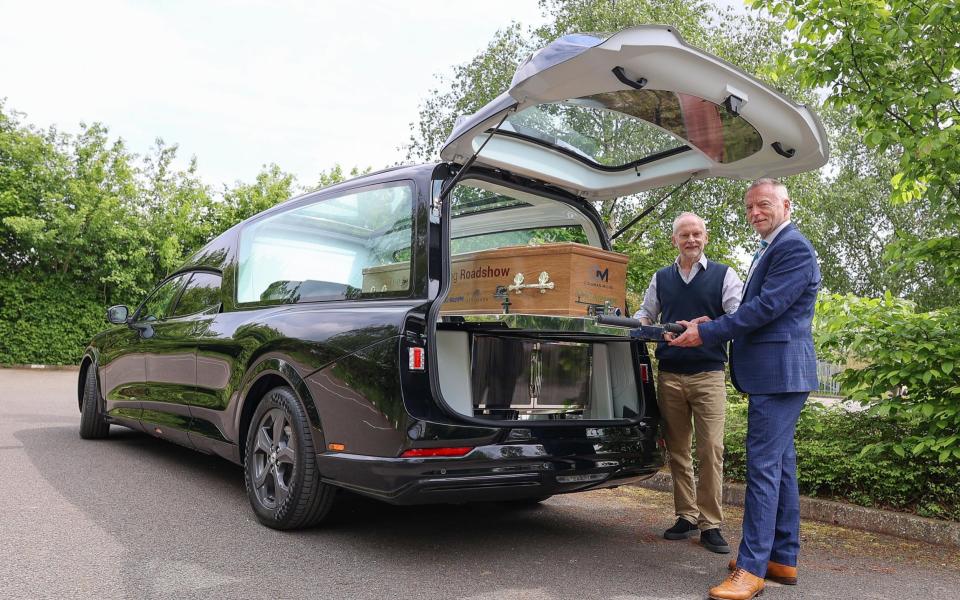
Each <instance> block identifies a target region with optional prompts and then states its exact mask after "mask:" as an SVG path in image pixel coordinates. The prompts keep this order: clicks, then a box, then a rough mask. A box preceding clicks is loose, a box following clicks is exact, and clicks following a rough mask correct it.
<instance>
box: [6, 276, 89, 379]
mask: <svg viewBox="0 0 960 600" xmlns="http://www.w3.org/2000/svg"><path fill="white" fill-rule="evenodd" d="M0 298H2V299H3V301H2V302H0V363H9V364H33V363H46V364H77V363H78V362H79V361H80V356H81V354H82V353H83V349H84V348H85V347H86V345H87V343H88V342H89V341H90V338H91V337H92V336H93V334H94V333H95V332H97V331H99V330H100V329H103V328H104V308H103V304H101V302H100V300H99V298H98V297H97V292H96V290H90V289H85V288H83V287H81V286H78V285H76V282H75V281H74V280H73V279H72V278H70V277H68V276H65V275H61V274H52V275H51V274H49V273H29V274H25V276H23V277H18V278H8V277H0Z"/></svg>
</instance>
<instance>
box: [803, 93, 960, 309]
mask: <svg viewBox="0 0 960 600" xmlns="http://www.w3.org/2000/svg"><path fill="white" fill-rule="evenodd" d="M820 114H821V116H822V117H823V120H824V125H825V126H826V129H827V132H828V138H829V139H830V145H831V152H832V154H833V157H832V159H831V168H830V169H829V170H828V172H827V173H825V174H824V175H823V176H822V178H823V182H822V183H821V184H820V185H813V186H809V187H804V188H802V189H801V190H799V191H800V192H801V193H800V194H798V193H797V190H796V189H794V190H792V192H793V197H794V204H795V206H794V214H793V219H794V221H796V223H797V225H798V227H800V229H801V230H802V231H803V232H804V235H806V236H807V237H808V238H809V239H810V241H811V243H812V244H813V245H814V247H815V248H816V250H817V256H818V258H819V260H820V271H821V273H822V274H823V287H824V289H826V290H829V291H831V292H834V293H840V294H847V293H852V294H856V295H858V296H872V297H876V296H882V295H883V294H884V292H886V291H889V292H890V293H892V294H893V295H894V296H900V297H906V298H910V299H911V300H913V301H915V302H916V303H917V305H918V306H919V307H924V308H930V307H936V306H944V305H949V304H958V303H960V289H958V288H951V286H950V285H949V283H948V282H947V280H946V279H945V278H944V277H943V270H942V269H938V268H934V266H933V265H927V264H922V265H917V266H916V268H914V269H911V270H909V271H899V272H893V271H892V270H891V269H890V267H891V265H892V259H891V257H890V256H889V255H888V253H887V252H886V249H887V247H888V246H890V244H892V243H896V242H897V240H918V239H924V238H925V237H929V236H935V235H937V234H939V233H940V231H941V229H940V228H941V225H940V223H941V222H942V213H943V210H942V206H941V205H940V203H938V202H934V201H932V200H931V199H929V198H926V197H922V198H919V199H917V200H915V201H913V202H909V203H902V202H891V201H890V195H891V193H892V188H891V185H890V178H891V177H892V176H893V174H894V173H895V172H896V165H897V160H898V159H897V153H896V152H895V151H894V150H893V149H887V150H885V151H883V152H880V151H878V150H877V149H876V148H870V147H868V146H867V145H866V143H865V142H864V141H863V136H862V135H861V134H860V133H859V132H858V131H856V129H855V128H854V127H853V125H852V121H853V118H854V116H855V111H854V110H852V109H851V108H846V109H843V110H836V109H830V108H825V109H824V110H822V111H821V113H820Z"/></svg>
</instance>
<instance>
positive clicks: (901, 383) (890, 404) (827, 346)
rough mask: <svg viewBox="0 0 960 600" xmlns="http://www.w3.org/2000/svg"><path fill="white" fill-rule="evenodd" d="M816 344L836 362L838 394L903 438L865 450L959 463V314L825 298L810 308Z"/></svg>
mask: <svg viewBox="0 0 960 600" xmlns="http://www.w3.org/2000/svg"><path fill="white" fill-rule="evenodd" d="M817 315H818V316H817V318H818V320H819V324H818V325H819V326H818V327H817V343H818V347H819V348H820V349H821V352H822V353H823V354H825V356H827V357H828V358H829V359H831V360H833V361H834V362H837V363H839V364H849V365H852V366H850V367H849V368H847V369H846V370H844V371H843V372H842V373H841V374H840V375H839V376H838V379H839V380H840V384H841V389H842V391H843V393H844V394H845V395H846V396H848V397H849V398H850V399H851V400H853V401H855V402H859V403H861V404H862V405H864V406H866V407H869V409H870V412H871V413H873V414H877V415H879V416H881V417H885V418H889V419H891V421H893V422H896V423H903V425H904V427H907V428H908V429H909V430H910V432H911V434H910V435H909V436H907V437H905V438H903V439H895V440H892V441H882V440H881V441H876V442H872V443H869V444H867V445H865V446H864V451H865V452H870V451H880V450H884V451H886V450H889V451H892V452H894V453H895V454H897V455H898V456H906V455H908V454H909V455H912V456H917V457H920V458H922V459H924V460H930V461H934V460H935V461H940V462H946V461H948V460H951V459H952V460H957V459H960V380H958V377H957V375H958V372H960V339H958V337H957V331H958V328H960V311H958V310H957V309H944V310H941V311H938V312H917V311H916V310H915V308H914V305H913V304H912V303H911V302H908V301H905V300H900V299H896V298H894V297H893V296H891V295H890V294H886V295H885V296H884V297H883V298H877V299H870V298H857V297H855V296H832V297H825V298H821V299H820V301H819V303H818V306H817Z"/></svg>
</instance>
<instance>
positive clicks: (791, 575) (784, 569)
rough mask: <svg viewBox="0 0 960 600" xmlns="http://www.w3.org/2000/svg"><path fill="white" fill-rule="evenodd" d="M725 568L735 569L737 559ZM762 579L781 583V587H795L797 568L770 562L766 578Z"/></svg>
mask: <svg viewBox="0 0 960 600" xmlns="http://www.w3.org/2000/svg"><path fill="white" fill-rule="evenodd" d="M727 568H728V569H730V570H731V571H733V570H734V569H736V568H737V559H735V558H734V559H732V560H731V561H730V562H729V564H727ZM764 579H769V580H770V581H776V582H777V583H782V584H783V585H797V568H796V567H788V566H787V565H781V564H780V563H778V562H773V561H772V560H771V561H770V562H768V563H767V576H766V577H765V578H764Z"/></svg>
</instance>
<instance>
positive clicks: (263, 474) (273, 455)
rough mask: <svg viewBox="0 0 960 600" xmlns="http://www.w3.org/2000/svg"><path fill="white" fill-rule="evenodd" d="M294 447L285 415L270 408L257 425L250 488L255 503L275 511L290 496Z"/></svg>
mask: <svg viewBox="0 0 960 600" xmlns="http://www.w3.org/2000/svg"><path fill="white" fill-rule="evenodd" d="M296 458H297V443H296V440H295V438H294V435H293V427H292V426H291V423H290V419H289V417H288V416H287V414H286V413H285V412H284V411H283V410H281V409H279V408H273V409H271V410H269V411H267V412H266V413H264V415H263V416H262V417H261V418H260V422H259V423H257V437H256V446H255V447H254V450H253V485H254V490H255V491H256V495H257V500H258V501H259V502H260V504H261V505H262V506H263V507H264V508H267V509H270V510H276V509H277V507H279V506H280V505H282V504H283V502H284V501H285V500H286V499H287V496H289V495H290V485H291V483H292V482H293V471H294V468H295V466H296Z"/></svg>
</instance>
